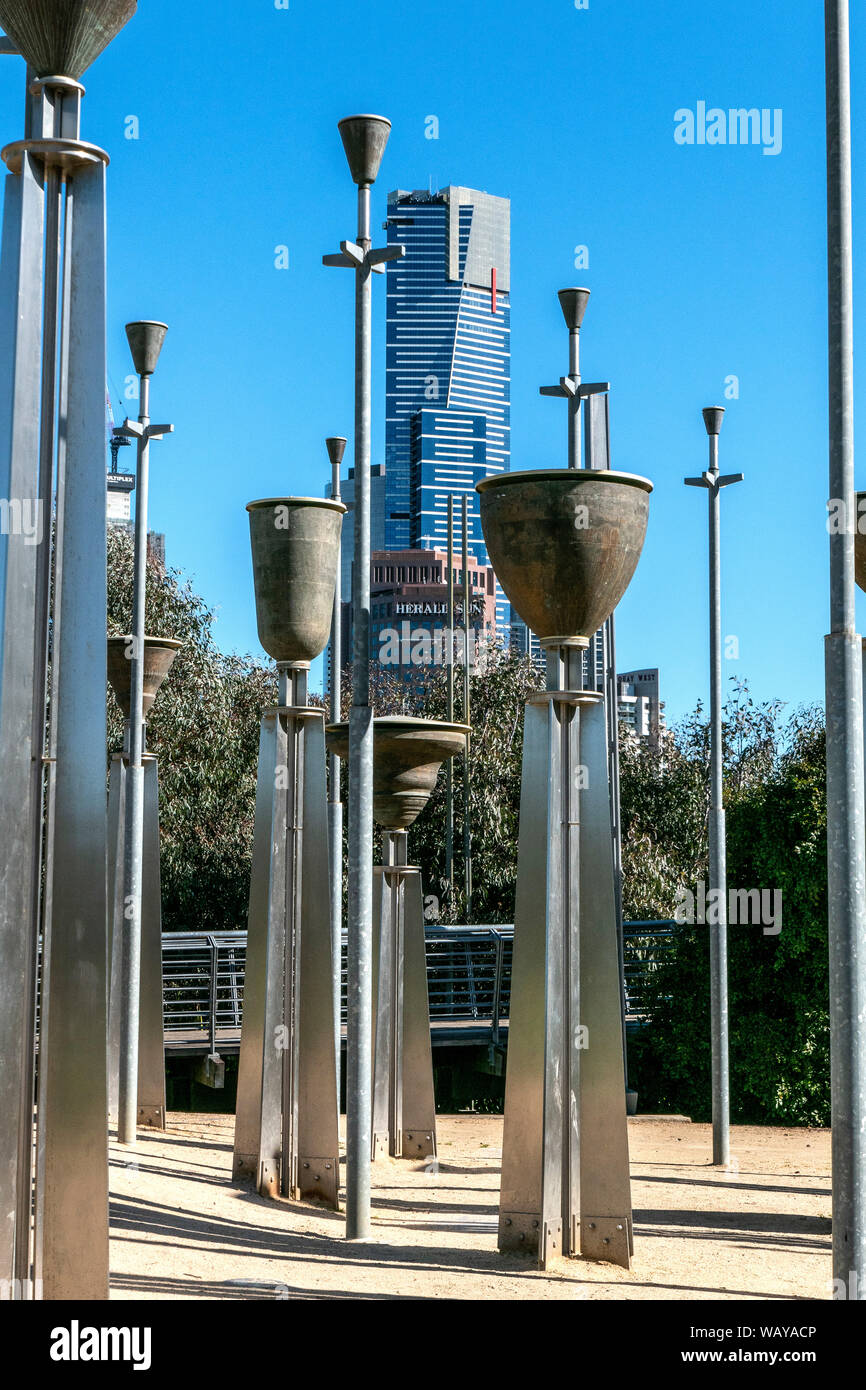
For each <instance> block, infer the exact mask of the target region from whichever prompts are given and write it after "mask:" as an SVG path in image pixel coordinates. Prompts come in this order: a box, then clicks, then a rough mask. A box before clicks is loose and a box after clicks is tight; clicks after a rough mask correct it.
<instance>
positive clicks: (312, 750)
mask: <svg viewBox="0 0 866 1390" xmlns="http://www.w3.org/2000/svg"><path fill="white" fill-rule="evenodd" d="M278 669H279V705H278V707H277V708H275V709H270V710H266V711H265V714H264V715H263V717H262V725H261V740H260V754H259V772H258V787H257V793H256V822H255V835H254V841H253V868H252V880H251V885H250V910H249V923H248V935H247V964H246V985H245V991H244V1021H243V1029H242V1033H241V1051H240V1060H239V1065H238V1098H237V1113H236V1118H235V1140H234V1156H233V1165H232V1171H233V1174H234V1176H235V1178H237V1179H247V1178H252V1180H253V1182H254V1183H255V1186H256V1188H257V1189H258V1191H259V1192H260V1193H261V1194H262V1196H276V1195H278V1194H279V1193H282V1194H283V1196H287V1197H301V1198H311V1197H312V1198H316V1199H318V1200H320V1201H323V1202H326V1203H327V1204H328V1205H329V1206H331V1207H333V1208H334V1209H337V1207H338V1206H339V1186H340V1167H339V1111H338V1095H337V1079H336V1078H337V1068H336V1062H335V1058H334V1049H335V1046H336V1038H335V1029H334V1024H333V1007H334V1000H333V971H332V963H331V936H330V931H329V930H328V926H329V920H327V918H326V913H325V912H324V911H323V908H324V904H325V903H326V901H327V896H328V856H327V852H326V845H327V813H326V801H325V739H324V711H323V710H322V709H317V708H315V707H311V706H310V705H309V703H308V699H307V663H302V662H296V663H280V664H279V667H278ZM323 927H325V930H324V931H323Z"/></svg>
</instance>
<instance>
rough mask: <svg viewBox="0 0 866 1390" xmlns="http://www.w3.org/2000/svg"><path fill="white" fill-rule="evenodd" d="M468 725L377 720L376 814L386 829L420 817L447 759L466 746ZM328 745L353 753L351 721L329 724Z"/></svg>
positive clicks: (390, 718) (397, 717)
mask: <svg viewBox="0 0 866 1390" xmlns="http://www.w3.org/2000/svg"><path fill="white" fill-rule="evenodd" d="M468 732H469V730H468V728H467V727H466V725H465V724H440V723H439V722H438V721H437V720H435V719H411V718H408V717H406V716H404V715H386V716H384V717H383V718H381V719H374V721H373V815H374V817H375V819H376V821H377V822H378V824H379V825H381V826H382V828H383V829H384V830H407V829H408V827H409V826H410V825H411V824H412V822H413V821H414V820H416V819H417V818H418V816H420V814H421V812H422V811H423V810H424V807H425V806H426V805H427V802H428V801H429V800H430V795H431V793H432V791H433V788H434V787H435V786H436V778H437V777H438V776H439V769H440V767H441V766H442V764H443V763H444V762H445V760H446V758H453V757H454V755H455V754H456V753H460V752H461V751H462V750H463V749H464V748H465V746H466V735H467V734H468ZM327 739H328V747H329V749H330V750H331V752H332V753H336V754H337V756H338V757H341V758H347V757H348V756H349V725H348V724H347V723H343V724H329V725H328V729H327Z"/></svg>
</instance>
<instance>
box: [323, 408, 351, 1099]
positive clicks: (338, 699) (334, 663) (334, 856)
mask: <svg viewBox="0 0 866 1390" xmlns="http://www.w3.org/2000/svg"><path fill="white" fill-rule="evenodd" d="M325 443H326V445H327V448H328V457H329V459H330V461H331V498H332V499H333V500H334V501H336V502H339V500H340V465H341V464H342V462H343V455H344V454H345V452H346V441H345V439H344V438H343V437H342V436H341V435H332V436H331V437H330V438H329V439H327V440H326V441H325ZM342 596H343V585H342V563H341V557H340V553H339V551H338V552H337V587H336V589H335V590H334V616H333V618H332V619H331V651H330V672H329V696H330V700H329V703H330V706H331V720H332V722H333V723H335V724H338V723H339V721H340V719H341V718H342V694H341V691H340V681H341V678H342V674H343V633H342V611H343V605H342ZM328 845H329V847H330V854H329V859H330V865H331V954H332V957H333V964H334V1045H335V1048H334V1050H335V1055H336V1061H337V1096H338V1098H339V1095H340V1052H341V1042H342V1026H341V1015H342V1011H343V802H342V799H341V797H340V759H339V758H338V757H337V755H336V754H335V753H332V754H331V756H330V759H329V766H328Z"/></svg>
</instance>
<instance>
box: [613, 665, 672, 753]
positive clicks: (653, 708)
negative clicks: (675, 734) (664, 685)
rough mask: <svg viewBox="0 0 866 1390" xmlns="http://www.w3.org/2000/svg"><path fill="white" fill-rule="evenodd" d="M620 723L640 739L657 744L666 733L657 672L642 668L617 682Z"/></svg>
mask: <svg viewBox="0 0 866 1390" xmlns="http://www.w3.org/2000/svg"><path fill="white" fill-rule="evenodd" d="M616 687H617V698H618V706H619V720H620V723H621V724H625V725H626V727H627V728H629V729H631V731H632V733H634V734H636V735H637V736H638V738H646V739H649V740H650V741H651V742H653V743H657V742H658V740H659V737H660V735H661V734H662V733H663V732H664V730H665V714H664V709H665V707H664V703H663V701H662V700H661V698H660V696H659V673H658V670H656V669H652V670H647V669H646V667H643V668H641V669H639V670H637V671H626V672H625V673H624V674H621V675H620V674H618V675H617V678H616Z"/></svg>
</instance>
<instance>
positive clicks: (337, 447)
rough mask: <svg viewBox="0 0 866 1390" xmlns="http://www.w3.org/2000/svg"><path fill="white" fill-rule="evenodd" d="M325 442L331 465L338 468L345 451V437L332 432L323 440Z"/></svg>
mask: <svg viewBox="0 0 866 1390" xmlns="http://www.w3.org/2000/svg"><path fill="white" fill-rule="evenodd" d="M325 444H326V446H327V449H328V458H329V459H330V460H331V467H332V468H339V467H340V464H341V463H342V462H343V455H344V454H345V452H346V441H345V439H344V438H343V436H342V435H341V434H332V435H331V437H330V439H326V440H325Z"/></svg>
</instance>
